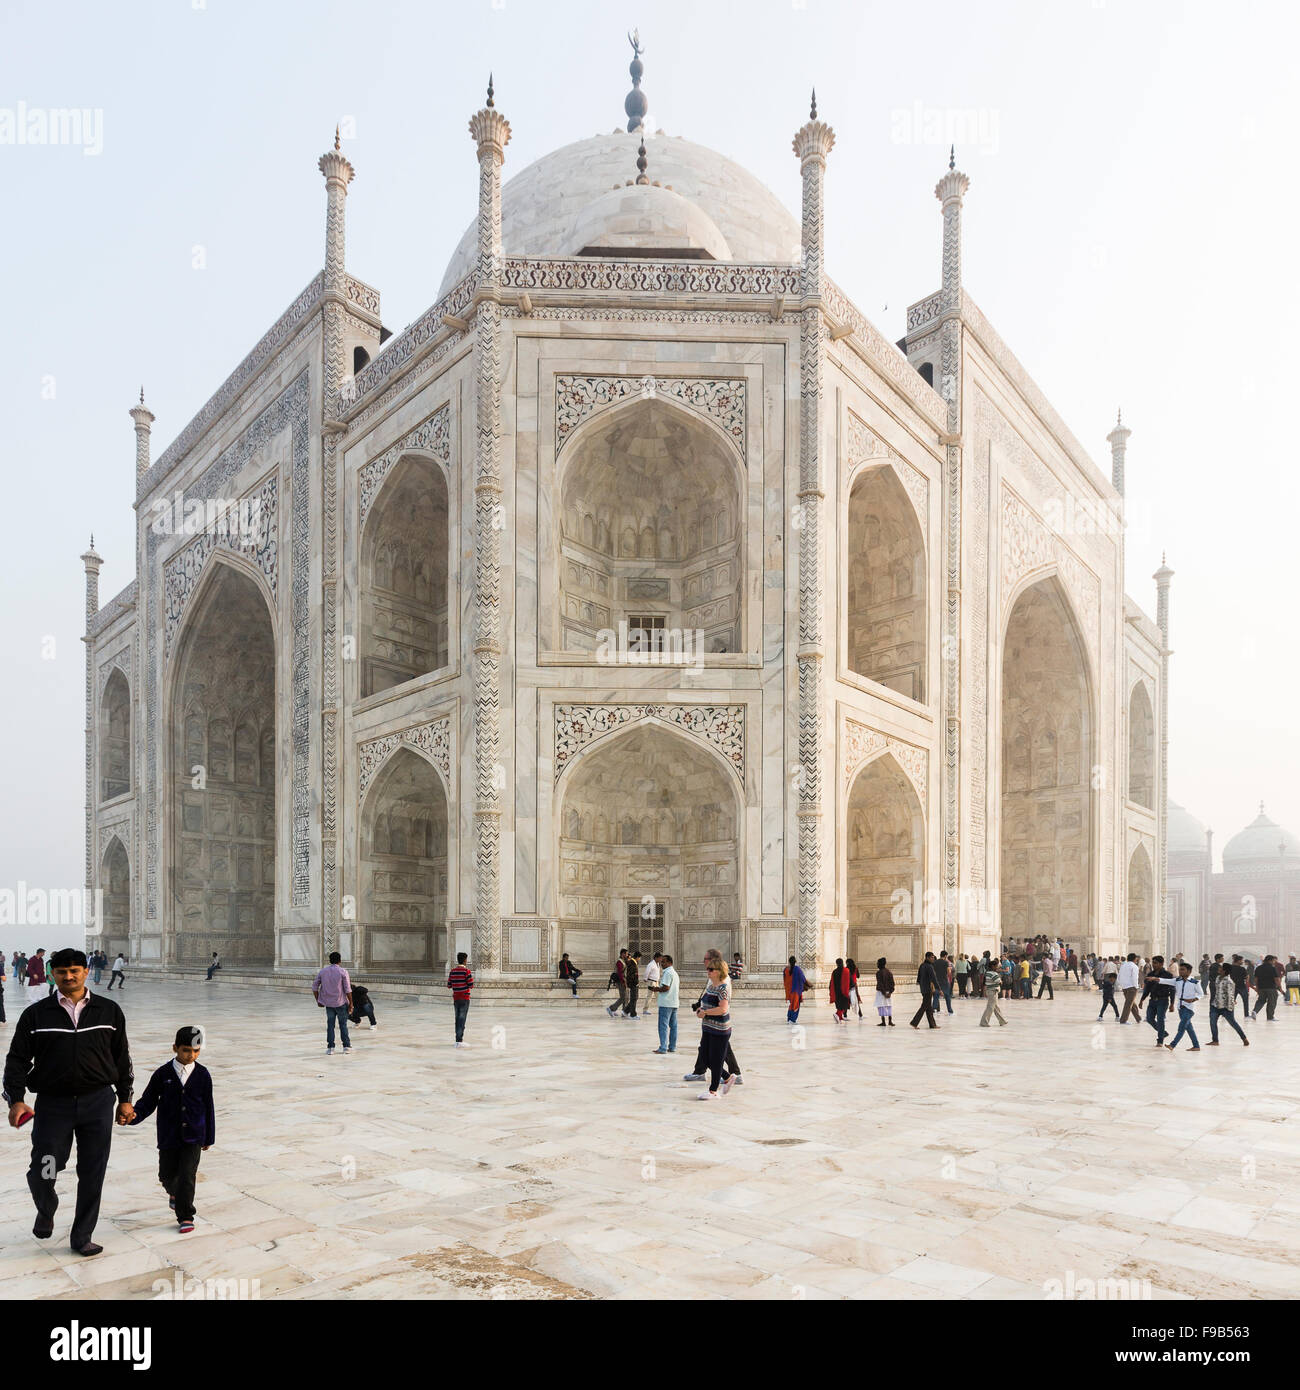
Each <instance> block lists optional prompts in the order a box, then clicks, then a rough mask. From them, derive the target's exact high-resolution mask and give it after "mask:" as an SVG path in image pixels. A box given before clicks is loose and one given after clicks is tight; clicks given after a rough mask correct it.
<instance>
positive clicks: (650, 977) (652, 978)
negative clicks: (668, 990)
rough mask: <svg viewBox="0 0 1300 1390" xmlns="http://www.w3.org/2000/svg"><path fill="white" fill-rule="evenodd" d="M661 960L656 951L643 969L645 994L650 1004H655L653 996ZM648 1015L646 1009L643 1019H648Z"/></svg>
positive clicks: (656, 990) (656, 991)
mask: <svg viewBox="0 0 1300 1390" xmlns="http://www.w3.org/2000/svg"><path fill="white" fill-rule="evenodd" d="M662 959H663V957H662V956H660V954H659V952H658V951H656V952H655V953H654V955H653V956H651V957H650V963H649V965H647V966H646V968H645V992H646V993H647V994H648V995H649V996H650V1000H649V1002H650V1003H651V1004H653V1003H654V1002H655V995H656V994H657V993H658V985H659V975H660V973H661V970H662V967H661V966H660V964H659V962H660V961H661V960H662ZM649 1014H650V1010H649V1009H648V1008H647V1009H646V1010H645V1013H644V1015H643V1017H649Z"/></svg>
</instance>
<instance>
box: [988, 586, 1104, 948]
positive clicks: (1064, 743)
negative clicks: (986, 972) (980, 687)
mask: <svg viewBox="0 0 1300 1390" xmlns="http://www.w3.org/2000/svg"><path fill="white" fill-rule="evenodd" d="M1087 671H1088V668H1087V661H1086V658H1085V656H1084V649H1083V644H1082V641H1081V639H1080V636H1079V631H1078V627H1077V625H1076V623H1075V620H1074V615H1073V613H1072V611H1071V609H1070V606H1069V602H1068V600H1067V599H1066V597H1065V594H1064V591H1063V590H1062V589H1061V586H1060V584H1059V583H1058V582H1057V580H1056V579H1054V578H1048V579H1043V580H1040V581H1039V582H1038V583H1037V584H1034V585H1032V586H1031V587H1029V588H1028V589H1026V590H1025V591H1024V592H1023V593H1022V594H1021V595H1020V597H1019V598H1018V599H1017V600H1016V603H1015V607H1014V608H1013V609H1012V610H1011V616H1010V618H1009V620H1008V622H1007V627H1006V636H1005V638H1004V639H1003V646H1002V803H1001V816H1002V824H1001V909H1002V910H1001V924H1002V933H1003V936H1004V938H1014V939H1023V938H1024V937H1026V936H1029V937H1033V936H1038V935H1039V934H1042V935H1046V936H1048V937H1053V938H1055V937H1058V936H1059V937H1061V938H1062V939H1063V940H1064V941H1065V942H1066V944H1067V945H1080V944H1081V945H1084V946H1091V945H1093V944H1094V939H1095V927H1094V918H1093V909H1092V884H1093V825H1092V823H1093V797H1094V792H1093V787H1092V767H1093V761H1094V760H1093V752H1092V748H1093V720H1092V710H1091V699H1090V695H1089V689H1088V674H1087Z"/></svg>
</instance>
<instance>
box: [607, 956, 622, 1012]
mask: <svg viewBox="0 0 1300 1390" xmlns="http://www.w3.org/2000/svg"><path fill="white" fill-rule="evenodd" d="M609 983H610V984H611V985H616V986H617V987H618V998H617V999H616V1000H615V1001H614V1002H613V1003H612V1004H610V1005H609V1007H608V1008H607V1009H606V1010H605V1012H606V1013H607V1014H608V1015H609V1016H610V1018H613V1017H614V1015H615V1014H617V1013H618V1011H619V1009H620V1008H621V1009H622V1010H623V1012H624V1013H626V1012H627V947H626V946H624V947H623V949H622V950H621V951H620V952H619V953H618V959H617V960H616V961H615V962H614V969H613V970H612V971H610V975H609Z"/></svg>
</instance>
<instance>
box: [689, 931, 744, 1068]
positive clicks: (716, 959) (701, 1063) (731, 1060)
mask: <svg viewBox="0 0 1300 1390" xmlns="http://www.w3.org/2000/svg"><path fill="white" fill-rule="evenodd" d="M715 965H720V966H721V967H722V973H721V976H720V979H721V981H722V983H723V985H724V986H725V989H726V995H727V1006H728V1012H730V1006H731V978H730V974H729V972H728V970H727V962H726V960H725V959H724V958H723V955H722V952H721V951H715V950H713V949H709V950H707V951H705V953H704V966H705V969H706V970H710V971H711V970H712V968H713V967H714V966H715ZM713 978H714V977H713V975H712V974H710V975H709V979H710V980H712V979H713ZM706 989H707V986H706ZM702 1000H703V995H701V996H700V999H699V1000H697V1001H696V1004H695V1012H696V1015H697V1016H698V1014H699V1012H700V1003H701V1002H702ZM724 1060H725V1061H726V1064H727V1072H728V1074H729V1080H728V1085H727V1089H730V1085H731V1084H732V1083H734V1084H735V1085H737V1086H743V1085H744V1084H745V1078H744V1077H743V1076H741V1074H740V1063H739V1062H737V1061H736V1054H735V1053H734V1052H733V1051H732V1050H731V1030H730V1027H728V1030H727V1051H726V1057H725V1059H724ZM707 1068H708V1053H707V1050H706V1048H705V1039H704V1038H703V1037H701V1039H700V1050H699V1052H697V1053H696V1055H695V1070H694V1071H689V1072H687V1073H686V1075H685V1076H683V1077H682V1080H683V1081H703V1080H704V1077H705V1073H706V1070H707Z"/></svg>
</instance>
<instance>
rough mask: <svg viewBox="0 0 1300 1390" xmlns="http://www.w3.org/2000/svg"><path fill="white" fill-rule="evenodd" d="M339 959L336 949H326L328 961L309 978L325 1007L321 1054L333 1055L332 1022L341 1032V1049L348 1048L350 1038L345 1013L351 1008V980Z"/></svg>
mask: <svg viewBox="0 0 1300 1390" xmlns="http://www.w3.org/2000/svg"><path fill="white" fill-rule="evenodd" d="M342 959H343V957H342V956H341V955H339V953H338V952H337V951H331V952H330V963H329V964H328V965H326V966H324V967H323V968H322V969H320V970H318V971H317V972H316V978H315V979H314V980H313V981H312V982H311V992H312V994H313V995H315V997H316V1002H317V1004H319V1005H320V1007H321V1008H322V1009H324V1010H325V1055H326V1056H327V1057H333V1055H334V1025H335V1023H337V1024H338V1027H339V1031H340V1032H341V1033H342V1034H343V1051H344V1052H345V1053H348V1052H351V1051H352V1039H351V1038H350V1037H348V1015H349V1014H350V1013H351V1012H352V981H351V979H350V978H349V976H348V972H347V971H346V970H344V968H343V967H342V966H341V965H340V964H339V962H340V961H341V960H342Z"/></svg>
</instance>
